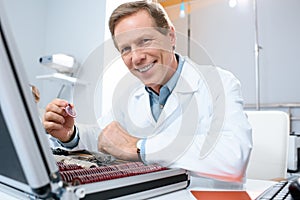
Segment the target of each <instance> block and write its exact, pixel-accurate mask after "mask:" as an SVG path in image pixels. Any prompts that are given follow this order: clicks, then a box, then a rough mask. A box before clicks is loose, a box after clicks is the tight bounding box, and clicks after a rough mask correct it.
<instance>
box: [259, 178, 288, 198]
mask: <svg viewBox="0 0 300 200" xmlns="http://www.w3.org/2000/svg"><path fill="white" fill-rule="evenodd" d="M291 183H292V180H284V181H280V182H278V183H276V184H275V185H272V186H271V187H269V188H268V189H267V190H265V191H264V192H263V193H262V194H261V195H259V197H257V198H256V200H267V199H274V200H283V199H284V200H288V199H291V200H292V199H293V198H292V196H291V194H290V193H289V185H290V184H291Z"/></svg>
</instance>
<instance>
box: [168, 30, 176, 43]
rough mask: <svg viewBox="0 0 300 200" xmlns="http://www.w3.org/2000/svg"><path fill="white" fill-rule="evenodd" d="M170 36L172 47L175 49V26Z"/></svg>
mask: <svg viewBox="0 0 300 200" xmlns="http://www.w3.org/2000/svg"><path fill="white" fill-rule="evenodd" d="M169 36H170V40H171V44H172V46H173V47H175V46H176V33H175V28H174V26H171V27H170V31H169Z"/></svg>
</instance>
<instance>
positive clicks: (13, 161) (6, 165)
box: [0, 106, 27, 184]
mask: <svg viewBox="0 0 300 200" xmlns="http://www.w3.org/2000/svg"><path fill="white" fill-rule="evenodd" d="M0 135H1V139H0V152H1V155H2V158H1V160H2V161H1V164H0V166H1V167H0V175H1V176H5V177H8V178H11V179H13V180H17V181H20V182H22V183H25V184H27V180H26V177H25V174H24V172H23V169H22V166H21V163H20V161H19V159H18V155H17V152H16V150H15V148H14V145H13V142H12V139H11V136H10V134H9V130H8V128H7V126H6V123H5V120H4V117H3V114H2V109H1V106H0ZM0 181H1V179H0Z"/></svg>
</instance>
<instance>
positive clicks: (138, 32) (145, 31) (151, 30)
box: [115, 27, 161, 42]
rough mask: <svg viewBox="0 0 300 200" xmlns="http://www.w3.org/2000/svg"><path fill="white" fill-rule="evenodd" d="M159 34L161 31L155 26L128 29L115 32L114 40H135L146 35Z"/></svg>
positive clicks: (153, 35)
mask: <svg viewBox="0 0 300 200" xmlns="http://www.w3.org/2000/svg"><path fill="white" fill-rule="evenodd" d="M160 34H161V33H160V32H159V31H158V30H157V29H156V28H155V27H145V28H137V29H133V30H130V31H125V32H121V33H116V34H115V41H117V42H121V41H129V40H136V39H139V38H143V37H146V36H148V37H155V36H158V35H160Z"/></svg>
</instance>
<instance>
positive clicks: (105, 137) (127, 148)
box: [98, 121, 139, 161]
mask: <svg viewBox="0 0 300 200" xmlns="http://www.w3.org/2000/svg"><path fill="white" fill-rule="evenodd" d="M138 140H139V138H136V137H133V136H131V135H130V134H129V133H127V132H126V131H125V130H124V129H123V128H122V127H121V125H120V124H119V123H118V122H115V121H114V122H112V123H110V124H109V125H107V126H106V127H105V128H104V129H103V131H102V132H101V134H100V135H99V137H98V150H99V151H101V152H103V153H108V154H110V155H112V156H114V157H116V158H118V159H121V160H132V161H139V156H138V154H137V148H136V143H137V141H138Z"/></svg>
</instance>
